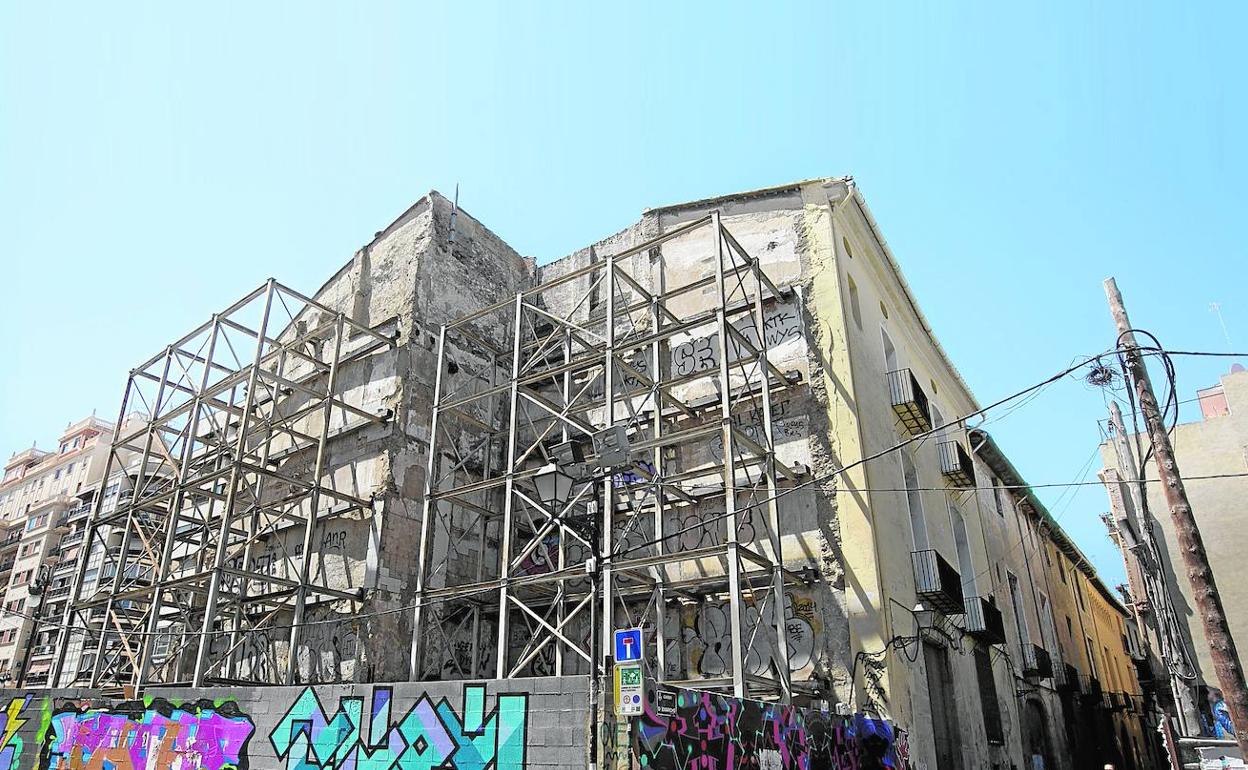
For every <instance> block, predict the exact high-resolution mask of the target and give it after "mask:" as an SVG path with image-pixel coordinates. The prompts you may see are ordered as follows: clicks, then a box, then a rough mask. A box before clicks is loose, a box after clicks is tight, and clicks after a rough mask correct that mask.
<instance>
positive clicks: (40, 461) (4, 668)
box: [0, 416, 114, 687]
mask: <svg viewBox="0 0 1248 770" xmlns="http://www.w3.org/2000/svg"><path fill="white" fill-rule="evenodd" d="M113 432H114V426H113V424H112V423H110V422H108V421H106V420H102V419H100V418H98V417H95V416H91V417H87V418H84V419H82V420H79V421H77V422H74V423H71V424H70V425H69V426H68V427H67V428H66V429H65V432H64V433H62V434H61V437H60V440H59V441H58V442H57V443H56V445H55V448H54V449H50V450H41V449H37V448H35V447H31V448H30V449H26V450H24V451H21V452H18V453H16V454H14V455H13V456H12V457H10V458H9V461H8V462H7V463H6V464H5V466H4V478H3V481H0V527H3V529H4V536H3V540H0V585H3V590H4V594H3V601H2V602H0V606H2V607H3V612H2V613H0V679H3V680H4V681H6V682H7V683H8V686H30V687H39V686H43V685H46V684H48V671H49V668H50V665H51V661H52V658H53V656H54V655H55V654H57V653H58V652H59V651H60V649H61V648H60V647H59V645H58V644H57V640H58V639H59V632H60V625H61V622H62V620H63V615H64V609H65V603H66V602H67V601H68V599H69V594H70V588H71V586H70V582H71V581H70V576H71V574H72V572H73V568H74V566H75V564H76V563H77V560H76V558H75V551H74V549H75V547H76V544H77V543H78V542H80V541H81V540H82V528H83V526H84V525H85V523H86V519H87V516H88V514H89V513H90V510H91V503H92V501H93V500H94V497H95V495H96V494H97V493H98V492H99V489H100V480H101V477H102V474H103V473H104V462H103V461H104V457H105V455H106V454H107V452H108V450H109V444H110V442H111V441H112V439H113Z"/></svg>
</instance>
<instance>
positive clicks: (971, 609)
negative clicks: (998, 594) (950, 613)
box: [964, 596, 1005, 644]
mask: <svg viewBox="0 0 1248 770" xmlns="http://www.w3.org/2000/svg"><path fill="white" fill-rule="evenodd" d="M964 622H965V623H966V632H967V633H968V634H970V635H971V636H972V637H973V638H975V639H978V640H979V641H981V642H983V643H985V644H1004V643H1005V620H1004V619H1003V618H1002V616H1001V610H999V609H997V605H996V604H994V603H993V601H992V597H983V596H971V597H968V598H967V600H966V617H965V618H964Z"/></svg>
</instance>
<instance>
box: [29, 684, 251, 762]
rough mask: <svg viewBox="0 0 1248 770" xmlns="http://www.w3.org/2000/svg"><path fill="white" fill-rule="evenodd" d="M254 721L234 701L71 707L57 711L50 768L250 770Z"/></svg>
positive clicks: (46, 757) (49, 737) (49, 741)
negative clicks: (248, 764)
mask: <svg viewBox="0 0 1248 770" xmlns="http://www.w3.org/2000/svg"><path fill="white" fill-rule="evenodd" d="M254 731H255V725H254V724H253V723H252V721H251V718H250V717H248V716H247V715H246V714H243V713H242V712H241V711H239V709H238V707H237V705H235V704H233V703H228V702H227V703H222V704H219V705H214V704H213V703H212V702H211V701H201V702H198V703H193V704H186V705H182V706H175V705H173V704H171V703H169V702H168V701H166V700H164V699H161V698H156V699H154V700H152V701H151V702H149V703H144V702H142V701H132V702H126V703H121V704H119V705H117V706H114V707H111V708H90V707H88V708H78V707H76V706H70V707H69V708H61V709H59V710H57V711H55V712H54V713H52V715H51V718H50V721H49V723H48V725H47V728H46V733H45V735H44V738H43V740H44V752H43V758H42V761H41V762H40V767H41V768H45V770H97V768H100V769H103V768H111V769H112V770H146V768H156V767H161V768H165V767H168V768H180V769H181V770H245V768H246V767H247V742H248V741H249V740H250V738H251V734H252V733H253V732H254Z"/></svg>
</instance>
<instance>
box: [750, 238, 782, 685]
mask: <svg viewBox="0 0 1248 770" xmlns="http://www.w3.org/2000/svg"><path fill="white" fill-rule="evenodd" d="M741 257H742V258H743V259H746V260H748V261H749V263H750V265H751V267H752V270H751V273H752V274H753V277H754V292H755V293H754V308H753V310H754V313H753V316H754V330H755V333H756V334H757V335H758V358H757V359H756V363H755V366H756V367H757V368H758V372H759V374H760V375H761V376H762V390H761V391H760V392H761V393H762V401H763V418H762V419H763V437H764V439H763V446H764V448H766V450H767V456H766V457H765V458H763V479H764V481H765V482H766V483H765V485H764V488H765V490H766V493H767V527H768V529H769V530H770V532H769V535H770V538H769V539H770V540H771V558H772V560H773V564H772V566H771V584H772V585H771V587H772V591H773V592H774V595H773V599H772V601H773V602H775V610H774V612H773V615H774V616H775V629H776V657H777V658H779V660H778V661H776V677H777V679H778V680H779V683H780V691H781V698H782V700H785V701H787V700H789V698H790V697H792V694H793V693H792V681H791V679H790V672H789V640H788V631H787V629H786V628H785V625H784V615H785V606H784V603H785V597H784V550H783V544H782V541H781V537H780V509H779V504H778V502H777V500H776V492H777V488H776V437H775V429H774V428H773V426H772V424H771V420H772V415H771V366H770V364H769V361H768V358H767V323H766V318H765V317H764V313H763V274H762V273H763V270H762V267H761V266H760V265H759V263H758V258H757V257H752V256H750V255H748V254H742V255H741ZM777 299H778V298H777Z"/></svg>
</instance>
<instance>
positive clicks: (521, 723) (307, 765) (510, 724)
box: [269, 685, 529, 770]
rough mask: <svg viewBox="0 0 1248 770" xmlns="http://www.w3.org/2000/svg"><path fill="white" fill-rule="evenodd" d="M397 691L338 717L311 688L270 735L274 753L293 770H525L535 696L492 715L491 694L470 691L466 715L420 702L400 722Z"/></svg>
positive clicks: (506, 698) (343, 707) (351, 702)
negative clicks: (488, 706) (488, 704)
mask: <svg viewBox="0 0 1248 770" xmlns="http://www.w3.org/2000/svg"><path fill="white" fill-rule="evenodd" d="M393 695H394V692H393V690H392V688H389V687H376V688H375V689H374V690H373V693H372V698H371V703H370V704H369V709H368V712H367V715H366V714H365V711H364V698H363V697H362V696H361V697H355V696H351V697H343V698H340V699H339V702H338V708H337V710H336V711H335V712H334V714H333V715H332V716H331V715H330V714H328V713H327V712H326V711H325V709H324V707H323V706H322V705H321V702H320V700H319V699H318V697H317V695H316V692H315V691H314V690H313V689H312V688H310V687H309V688H306V689H304V690H303V692H302V693H301V694H300V695H299V697H298V698H297V699H296V700H295V702H294V703H293V704H292V705H291V707H290V709H289V710H287V712H286V713H285V715H283V716H282V718H281V719H280V720H279V721H278V723H277V726H276V727H274V728H273V731H272V732H271V733H270V734H269V741H270V743H272V744H273V751H274V752H276V754H277V756H278V757H279V758H283V759H285V760H286V767H287V768H289V769H290V770H391V768H398V770H431V768H444V767H445V768H455V769H456V770H522V769H523V768H524V766H525V746H526V741H525V733H526V728H527V724H528V698H529V696H528V695H525V694H516V693H507V694H501V695H498V696H497V699H496V700H497V703H496V705H495V708H494V709H493V710H492V711H490V712H489V713H488V714H487V713H486V712H485V687H483V686H481V685H465V686H464V692H463V700H462V708H461V709H460V713H458V714H457V713H456V711H455V709H454V708H453V707H452V706H451V704H450V703H448V702H447V700H446V698H442V699H441V700H439V701H438V703H436V704H435V703H433V702H432V701H431V700H430V699H429V697H428V696H427V695H421V696H420V698H419V699H418V700H417V701H416V703H414V704H413V705H412V707H411V708H410V709H408V710H407V712H406V713H405V714H404V715H403V716H402V717H401V718H399V719H397V720H395V719H392V718H391V712H392V707H393Z"/></svg>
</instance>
